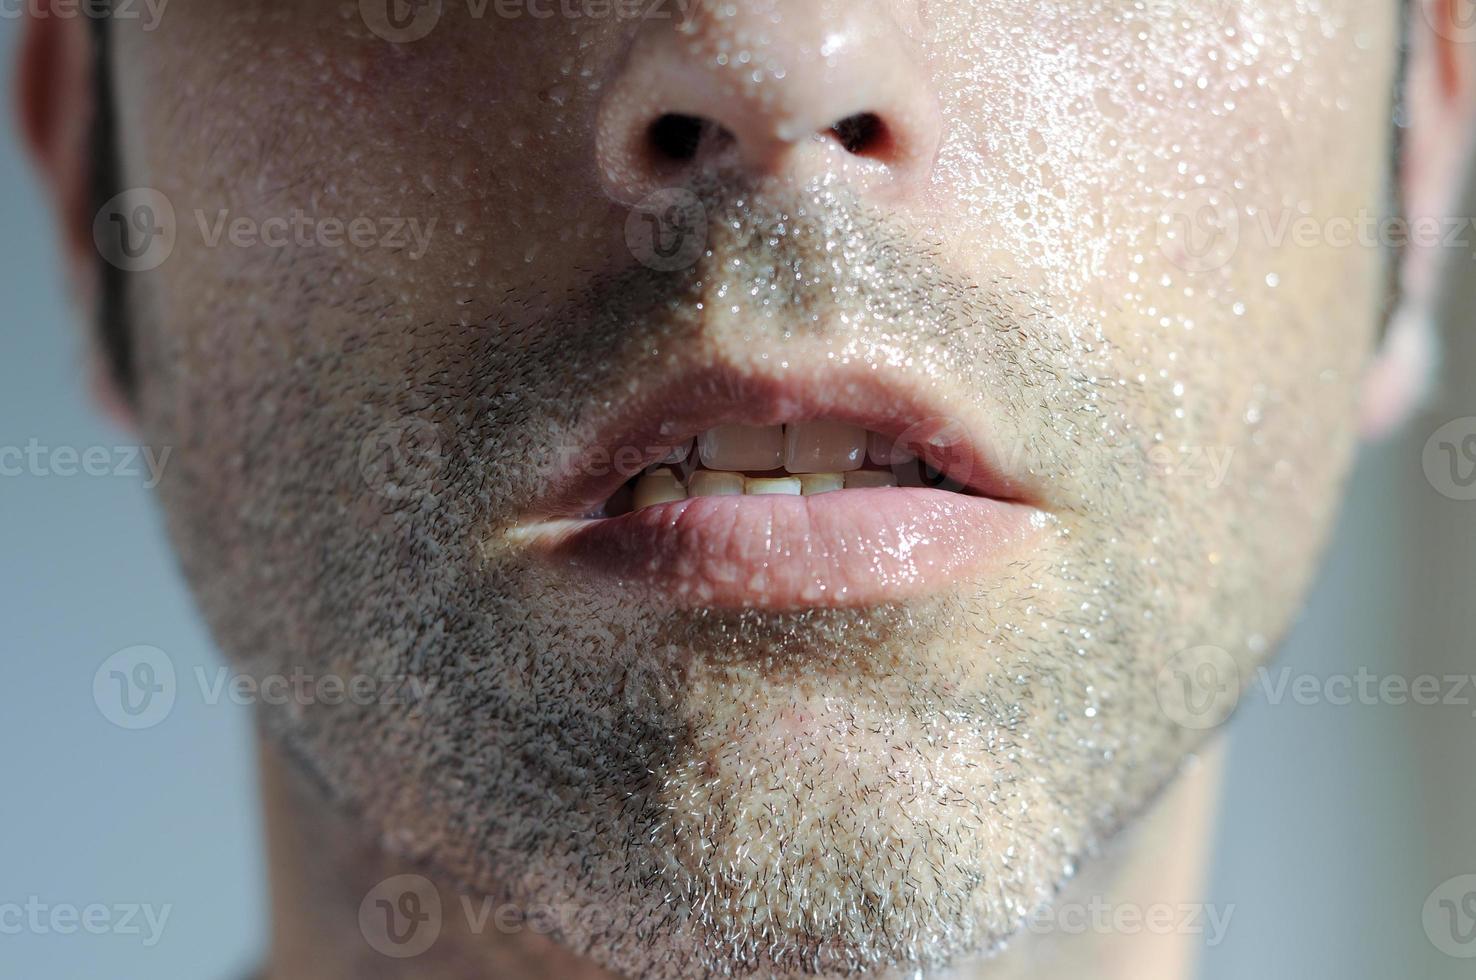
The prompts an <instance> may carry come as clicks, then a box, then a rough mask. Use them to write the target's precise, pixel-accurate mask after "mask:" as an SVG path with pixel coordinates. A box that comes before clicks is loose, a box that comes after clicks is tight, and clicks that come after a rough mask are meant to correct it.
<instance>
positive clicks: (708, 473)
mask: <svg viewBox="0 0 1476 980" xmlns="http://www.w3.org/2000/svg"><path fill="white" fill-rule="evenodd" d="M687 495H688V496H689V497H741V496H742V495H743V474H742V473H725V472H723V471H721V470H698V471H697V472H696V473H693V474H692V478H691V479H690V480H688V481H687Z"/></svg>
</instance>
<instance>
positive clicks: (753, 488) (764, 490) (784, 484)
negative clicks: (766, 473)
mask: <svg viewBox="0 0 1476 980" xmlns="http://www.w3.org/2000/svg"><path fill="white" fill-rule="evenodd" d="M743 492H744V493H745V494H747V495H748V496H750V497H755V496H760V495H763V494H785V495H788V496H793V497H798V496H799V495H800V481H799V478H798V477H793V476H791V477H778V478H774V479H763V478H760V479H751V480H744V481H743Z"/></svg>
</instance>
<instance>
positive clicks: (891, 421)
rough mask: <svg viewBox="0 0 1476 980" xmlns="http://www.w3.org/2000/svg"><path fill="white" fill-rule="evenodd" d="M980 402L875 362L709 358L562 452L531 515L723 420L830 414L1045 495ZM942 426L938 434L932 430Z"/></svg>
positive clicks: (614, 486) (1027, 495) (971, 477)
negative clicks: (962, 400) (754, 362)
mask: <svg viewBox="0 0 1476 980" xmlns="http://www.w3.org/2000/svg"><path fill="white" fill-rule="evenodd" d="M979 414H980V412H979V409H978V408H977V406H966V405H961V404H947V403H946V400H945V399H940V398H938V397H936V396H933V395H931V394H929V393H928V392H924V391H922V390H921V389H920V388H919V387H917V386H916V385H914V384H911V383H910V382H909V379H907V378H906V377H905V376H899V375H895V374H888V372H887V371H886V370H885V369H880V368H878V369H873V368H871V367H869V366H866V365H856V366H851V367H836V366H831V365H826V366H823V367H820V368H809V367H806V366H803V365H794V364H792V365H791V366H790V367H789V368H787V369H786V370H785V371H784V372H783V373H773V372H769V371H755V370H737V369H733V368H728V367H722V366H708V367H703V368H698V369H695V370H688V371H682V372H678V373H674V374H672V375H671V376H670V377H667V378H658V379H655V382H654V383H652V384H648V385H643V386H642V387H641V391H640V392H638V393H636V394H635V395H633V396H632V397H631V398H630V399H628V400H627V401H626V402H625V403H623V404H621V405H619V406H617V407H616V408H614V409H613V410H612V411H610V412H609V413H607V414H606V415H604V416H602V417H601V418H600V419H598V420H597V421H594V422H591V423H589V424H586V425H584V426H581V427H580V428H579V430H578V431H579V432H580V435H578V436H576V437H575V439H573V440H570V444H569V445H567V446H566V447H564V451H563V452H560V453H558V454H557V458H556V460H555V462H554V464H553V470H552V472H551V473H549V474H548V476H547V479H546V482H545V486H546V487H547V488H548V490H547V492H546V493H545V494H544V495H543V496H542V498H541V499H540V500H539V501H538V502H537V504H536V505H535V513H533V514H529V515H527V516H528V518H529V519H530V520H533V521H538V520H549V519H559V518H574V517H580V516H584V515H588V514H591V513H593V512H595V511H597V510H598V509H599V508H600V507H601V506H602V505H603V504H604V502H605V501H607V500H608V499H609V498H610V497H611V496H612V495H614V494H615V493H616V492H617V491H618V490H619V489H620V487H621V486H622V485H623V484H624V483H625V482H626V481H628V480H629V479H630V478H631V477H633V476H636V475H637V474H639V473H640V472H641V470H643V469H644V468H646V467H648V466H650V465H651V464H653V463H656V462H659V461H660V460H661V459H662V457H663V456H664V455H666V453H667V452H668V451H669V450H670V449H671V448H672V447H675V446H679V445H682V444H683V443H685V442H687V441H688V440H690V439H692V438H694V437H695V436H697V435H700V434H701V433H702V432H704V431H706V430H707V429H710V428H713V427H714V426H718V425H728V424H745V425H779V424H783V423H786V422H801V421H806V420H812V419H827V420H831V421H837V422H847V423H850V424H852V425H858V426H862V427H864V428H866V429H868V430H870V431H872V432H876V433H878V434H879V435H882V436H885V437H887V438H890V439H893V440H900V441H903V442H905V443H906V448H908V449H910V450H912V451H913V452H914V453H915V454H916V455H918V456H919V457H921V458H922V459H924V460H925V461H927V462H928V463H929V464H930V465H932V466H934V467H935V468H936V469H938V470H940V471H942V473H943V475H944V476H945V477H947V478H948V479H950V480H952V481H954V482H956V483H957V484H960V485H962V487H963V488H964V489H965V490H967V491H968V492H970V493H972V494H975V495H978V496H983V497H991V498H995V499H999V500H1008V501H1015V502H1020V503H1026V504H1032V505H1038V503H1039V499H1038V494H1037V492H1036V488H1035V487H1034V486H1033V485H1032V483H1031V482H1030V481H1029V480H1028V478H1027V475H1026V474H1024V473H1021V472H1019V468H1018V467H1017V466H1014V465H1012V464H1013V463H1014V462H1015V461H1016V459H1015V457H1018V454H1010V453H1006V452H1004V451H1002V450H1003V447H1002V446H1001V443H1000V442H999V437H1000V433H999V432H998V431H997V429H998V427H995V428H996V431H995V432H986V430H985V427H986V424H987V423H986V422H985V421H984V420H983V419H981V418H979V417H978V416H979ZM933 435H936V442H934V441H930V438H929V437H930V436H933Z"/></svg>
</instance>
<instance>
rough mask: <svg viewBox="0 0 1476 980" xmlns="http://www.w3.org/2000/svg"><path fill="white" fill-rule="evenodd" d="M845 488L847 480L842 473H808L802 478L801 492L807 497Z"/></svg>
mask: <svg viewBox="0 0 1476 980" xmlns="http://www.w3.org/2000/svg"><path fill="white" fill-rule="evenodd" d="M845 488H846V478H845V477H844V476H843V475H841V474H840V473H806V474H805V475H804V476H802V477H800V490H801V491H802V492H803V493H804V495H805V496H806V497H813V496H814V495H815V494H817V493H829V492H830V491H832V490H844V489H845Z"/></svg>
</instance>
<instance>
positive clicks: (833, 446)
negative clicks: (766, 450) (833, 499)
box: [784, 422, 866, 473]
mask: <svg viewBox="0 0 1476 980" xmlns="http://www.w3.org/2000/svg"><path fill="white" fill-rule="evenodd" d="M865 461H866V430H865V429H863V428H861V427H860V426H859V425H847V424H846V423H845V422H791V423H790V424H788V425H786V426H785V427H784V468H785V469H786V470H788V471H789V472H791V473H835V472H838V471H845V470H858V469H860V468H861V464H862V463H864V462H865Z"/></svg>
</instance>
